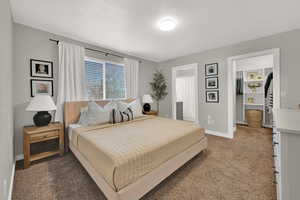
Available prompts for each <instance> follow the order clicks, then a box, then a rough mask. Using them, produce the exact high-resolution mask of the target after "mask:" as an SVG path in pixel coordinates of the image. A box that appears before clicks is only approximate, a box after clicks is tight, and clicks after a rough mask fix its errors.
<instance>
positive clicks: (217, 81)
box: [205, 77, 219, 89]
mask: <svg viewBox="0 0 300 200" xmlns="http://www.w3.org/2000/svg"><path fill="white" fill-rule="evenodd" d="M211 79H216V81H215V82H216V84H215V86H209V81H210V80H211ZM205 89H219V78H218V77H206V78H205Z"/></svg>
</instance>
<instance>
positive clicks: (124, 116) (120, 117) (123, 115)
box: [112, 108, 133, 124]
mask: <svg viewBox="0 0 300 200" xmlns="http://www.w3.org/2000/svg"><path fill="white" fill-rule="evenodd" d="M130 120H133V112H132V110H131V109H130V108H127V109H126V110H124V111H123V112H122V111H120V110H118V109H113V110H112V123H113V124H115V123H120V122H126V121H130Z"/></svg>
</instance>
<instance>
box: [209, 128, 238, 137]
mask: <svg viewBox="0 0 300 200" xmlns="http://www.w3.org/2000/svg"><path fill="white" fill-rule="evenodd" d="M205 133H206V134H210V135H215V136H219V137H224V138H229V139H232V138H233V137H232V136H231V135H229V134H228V133H222V132H218V131H212V130H208V129H205Z"/></svg>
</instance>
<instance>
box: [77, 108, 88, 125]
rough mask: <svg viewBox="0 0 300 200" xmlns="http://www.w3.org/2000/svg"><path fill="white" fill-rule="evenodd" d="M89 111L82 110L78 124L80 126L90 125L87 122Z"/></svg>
mask: <svg viewBox="0 0 300 200" xmlns="http://www.w3.org/2000/svg"><path fill="white" fill-rule="evenodd" d="M87 110H88V107H84V108H81V109H80V117H79V121H78V124H80V125H87V124H88V122H87Z"/></svg>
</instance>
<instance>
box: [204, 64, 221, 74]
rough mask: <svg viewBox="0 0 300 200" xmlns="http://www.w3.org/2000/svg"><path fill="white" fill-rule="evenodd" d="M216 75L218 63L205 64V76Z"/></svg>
mask: <svg viewBox="0 0 300 200" xmlns="http://www.w3.org/2000/svg"><path fill="white" fill-rule="evenodd" d="M216 75H218V63H211V64H205V76H216Z"/></svg>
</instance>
